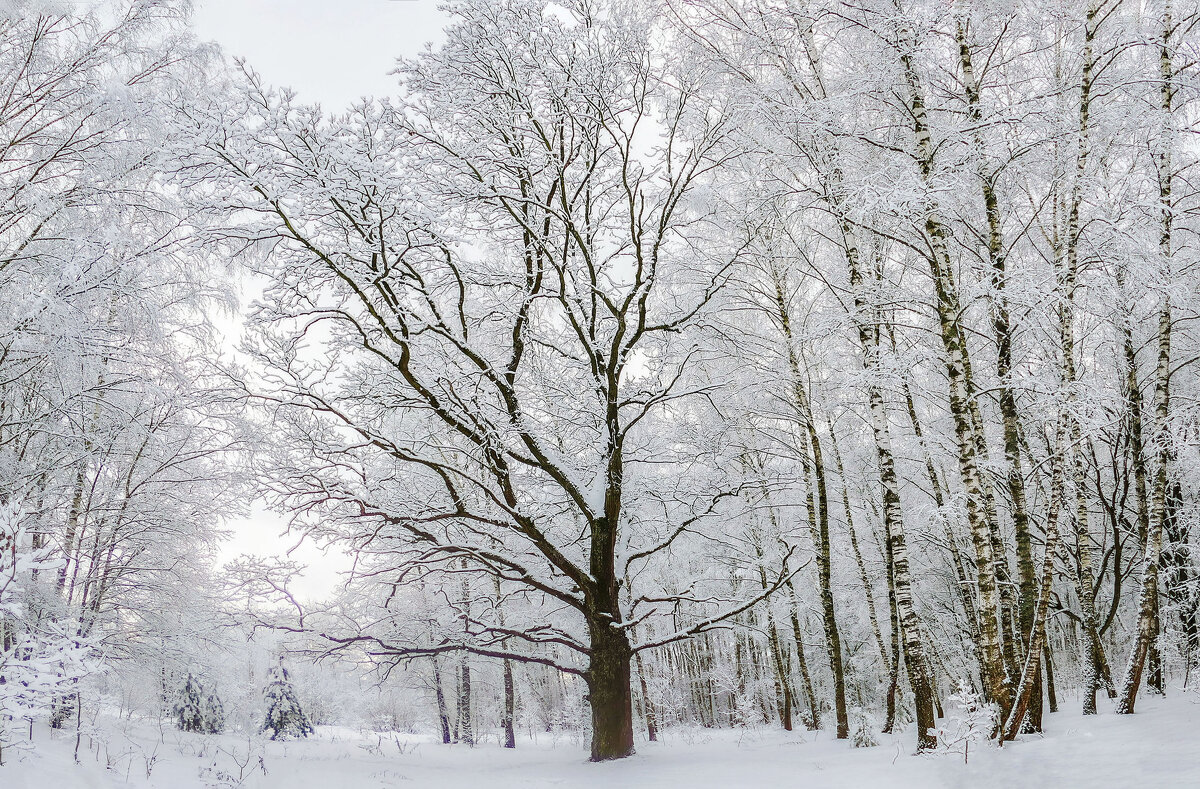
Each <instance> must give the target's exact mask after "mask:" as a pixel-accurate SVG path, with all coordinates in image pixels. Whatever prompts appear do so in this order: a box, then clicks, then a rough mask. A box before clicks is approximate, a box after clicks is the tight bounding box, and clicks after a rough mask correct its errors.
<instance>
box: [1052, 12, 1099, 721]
mask: <svg viewBox="0 0 1200 789" xmlns="http://www.w3.org/2000/svg"><path fill="white" fill-rule="evenodd" d="M1097 25H1098V20H1097V9H1096V6H1095V5H1094V4H1092V5H1089V7H1088V11H1087V18H1086V21H1085V23H1084V38H1083V65H1082V71H1081V74H1080V81H1079V122H1078V132H1077V134H1078V140H1077V145H1078V151H1077V154H1076V157H1075V176H1074V179H1073V181H1072V185H1071V192H1070V203H1069V205H1068V207H1067V227H1066V243H1065V246H1064V247H1063V248H1062V250H1061V251H1062V255H1061V260H1060V262H1059V265H1058V268H1059V272H1058V274H1059V283H1060V286H1061V290H1062V293H1061V296H1060V302H1059V308H1058V319H1059V335H1060V342H1061V345H1062V364H1063V368H1062V369H1063V385H1064V387H1065V389H1066V400H1067V406H1066V408H1067V412H1068V414H1069V417H1070V425H1069V434H1070V438H1071V444H1072V449H1071V451H1072V455H1073V457H1074V461H1073V463H1072V471H1073V474H1074V482H1075V496H1076V515H1075V549H1076V551H1077V552H1078V555H1079V564H1078V567H1077V573H1076V587H1077V591H1078V595H1079V604H1080V619H1081V622H1080V625H1081V629H1082V637H1081V644H1082V645H1081V652H1082V654H1081V655H1080V662H1081V665H1082V667H1083V714H1084V715H1094V714H1095V712H1096V689H1097V687H1098V686H1099V684H1100V674H1101V671H1100V637H1099V627H1098V624H1097V621H1096V605H1095V594H1096V589H1095V584H1094V581H1093V578H1092V546H1091V534H1090V532H1089V530H1088V523H1087V522H1088V510H1087V502H1086V499H1085V495H1084V488H1083V458H1082V450H1081V448H1080V436H1081V430H1080V426H1079V418H1078V415H1077V414H1075V413H1074V406H1075V404H1076V402H1077V400H1078V394H1077V388H1078V386H1077V384H1078V382H1077V376H1076V371H1075V333H1074V320H1075V306H1074V305H1075V288H1076V280H1077V276H1078V268H1079V240H1080V233H1081V224H1080V216H1079V214H1080V207H1081V205H1082V203H1083V180H1084V177H1085V175H1086V173H1087V163H1088V157H1089V153H1090V145H1089V142H1088V136H1089V130H1090V126H1089V116H1090V112H1091V92H1092V82H1093V79H1094V68H1095V54H1094V49H1093V42H1094V40H1095V37H1096V29H1097Z"/></svg>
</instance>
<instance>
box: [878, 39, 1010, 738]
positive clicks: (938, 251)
mask: <svg viewBox="0 0 1200 789" xmlns="http://www.w3.org/2000/svg"><path fill="white" fill-rule="evenodd" d="M900 33H901V41H900V50H899V57H900V65H901V67H902V70H903V74H904V79H905V83H906V86H907V89H908V99H909V109H910V111H911V115H912V129H913V141H914V144H915V149H916V153H917V161H918V164H919V166H920V171H921V176H922V179H923V180H924V182H925V184H926V186H927V187H928V188H929V189H930V192H931V194H933V193H934V189H935V188H936V184H935V183H934V182H933V171H934V161H933V156H934V154H933V141H932V139H931V138H930V130H929V120H928V117H927V114H926V110H925V95H924V89H923V88H922V86H921V80H920V77H919V76H918V74H917V69H916V65H915V64H914V62H913V55H912V50H913V42H912V38H913V31H912V28H911V26H909V25H908V24H902V26H901V29H900ZM924 230H925V234H926V236H927V238H928V241H929V247H930V253H929V255H928V263H929V267H930V275H931V277H932V279H933V285H934V291H935V294H936V307H937V312H938V319H939V323H940V328H941V338H942V345H943V347H944V349H945V354H946V378H947V380H948V383H949V406H950V414H951V416H952V417H953V420H954V435H955V439H956V443H957V445H958V465H959V474H960V476H961V478H962V484H963V488H964V490H965V491H966V497H967V522H968V524H969V525H970V528H971V541H972V543H973V544H974V547H975V567H976V575H977V583H978V590H979V644H980V649H981V654H980V656H979V659H980V660H979V662H980V674H981V675H982V677H983V681H984V688H985V691H986V693H987V696H988V698H989V699H990V700H992V701H994V702H996V703H997V704H999V705H1000V709H1001V713H1002V716H1003V715H1005V714H1007V711H1008V709H1009V707H1010V706H1011V699H1010V695H1009V687H1008V683H1007V681H1006V677H1005V670H1004V659H1003V656H1002V653H1001V641H1000V628H999V622H998V619H999V616H1000V613H1001V610H1000V599H999V593H998V589H997V583H996V582H997V578H996V564H997V561H998V560H999V559H1002V558H1003V557H997V556H996V551H995V543H994V541H993V532H994V531H995V529H994V528H993V524H992V523H990V522H989V521H991V520H993V518H992V517H991V516H992V515H993V514H994V495H993V494H992V493H991V486H990V484H989V483H988V481H987V479H986V478H985V477H984V476H983V474H982V473H981V472H980V469H979V448H980V446H981V444H982V437H981V436H979V435H978V431H977V429H976V428H977V425H976V420H975V419H974V415H973V414H972V411H971V407H970V404H969V402H968V400H969V398H970V392H969V391H968V389H969V386H968V381H967V364H968V360H967V346H966V337H965V334H964V333H963V330H962V327H961V326H960V325H959V319H960V316H961V313H962V310H961V309H960V305H959V298H958V289H957V286H956V285H955V282H954V277H953V272H952V271H951V268H950V255H949V251H948V249H947V243H946V229H945V227H944V225H943V223H942V218H941V215H940V213H939V210H938V208H937V205H936V203H933V202H931V203H930V204H929V206H928V207H927V208H926V210H925V218H924ZM904 562H905V564H906V565H907V557H904ZM901 618H902V619H903V616H902V617H901ZM901 624H902V626H903V627H904V629H905V630H906V631H907V629H908V628H907V626H905V625H904V623H903V621H902V623H901ZM905 637H906V638H907V637H908V635H907V633H906V634H905ZM908 662H909V664H910V666H911V664H912V663H913V662H915V661H908ZM909 670H910V671H912V669H911V668H910V669H909ZM930 725H932V722H931V724H930Z"/></svg>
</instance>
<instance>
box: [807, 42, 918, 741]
mask: <svg viewBox="0 0 1200 789" xmlns="http://www.w3.org/2000/svg"><path fill="white" fill-rule="evenodd" d="M804 49H805V54H806V56H807V58H808V61H809V65H810V66H811V68H812V71H813V74H814V75H815V77H816V83H817V84H816V87H817V90H818V92H819V95H820V96H824V95H825V87H824V82H823V78H822V75H821V65H820V54H819V50H818V48H817V46H816V42H815V41H814V39H813V32H812V26H811V25H809V26H808V27H807V29H806V31H805V46H804ZM828 142H829V145H828V150H825V151H822V152H820V153H819V154H818V155H819V156H825V157H829V156H836V149H837V141H836V139H832V140H829V141H828ZM830 151H833V152H834V153H833V154H830ZM821 176H822V188H823V190H824V193H825V200H826V203H827V204H828V206H829V208H830V210H831V212H832V213H833V215H834V216H835V217H836V218H837V221H838V226H839V230H840V231H841V238H842V251H843V253H844V254H845V256H846V266H847V268H848V269H849V273H850V288H851V291H852V293H853V298H854V315H853V319H854V324H855V328H856V330H857V333H858V339H859V345H860V346H861V348H862V353H863V364H864V367H865V368H866V370H867V373H868V376H869V379H870V381H871V383H869V384H868V386H867V395H868V400H869V402H870V410H871V428H872V432H873V434H874V439H875V454H876V459H877V461H878V466H879V483H880V488H881V491H882V494H883V495H882V498H883V528H884V532H885V537H886V540H887V545H888V554H889V559H890V561H889V570H888V574H889V580H890V582H891V583H890V587H891V590H892V591H893V592H894V594H895V607H894V609H893V611H894V613H895V616H896V620H897V626H896V627H894V628H893V630H892V633H893V638H897V639H899V640H900V641H901V642H902V643H903V648H904V665H905V667H906V668H907V671H908V679H909V683H910V685H911V686H912V690H913V702H914V706H915V708H916V714H917V749H918V750H924V749H926V748H932V747H934V746H935V745H936V743H935V741H934V739H933V737H932V736H931V735H930V734H929V731H930V729H932V728H933V725H934V722H935V718H934V710H933V691H932V686H931V683H930V680H929V675H928V673H927V671H926V661H925V655H924V648H923V646H922V644H921V636H920V632H921V629H920V626H919V625H920V622H919V619H918V617H917V612H916V607H915V605H914V604H913V594H912V577H911V573H910V570H909V564H908V545H907V542H906V540H905V535H904V514H903V510H902V508H901V506H900V491H899V480H898V479H897V476H896V467H895V460H894V457H893V453H892V440H891V429H890V426H889V425H888V416H887V408H886V405H885V403H884V399H883V392H882V390H881V389H880V385H879V383H878V378H879V352H880V343H879V329H878V324H877V322H876V321H874V320H873V318H874V315H873V314H872V313H874V312H876V309H875V307H874V306H873V305H871V304H869V303H867V301H866V297H865V283H864V281H863V273H862V261H861V260H860V254H859V247H858V241H857V236H856V232H857V230H856V227H855V225H854V223H853V222H851V220H850V218H849V216H848V214H847V213H846V211H845V210H844V209H843V201H842V195H841V190H842V184H841V178H842V175H841V170H840V168H839V166H838V165H837V163H836V161H833V162H832V163H831V164H830V166H829V167H827V168H826V171H825V172H823V173H821ZM898 658H899V655H898V654H897V660H895V661H894V662H893V670H894V671H895V670H896V669H897V668H898V667H899V663H900V661H899V659H898ZM893 684H894V683H893ZM889 698H891V699H893V700H894V698H895V696H894V688H893V689H892V690H891V691H889Z"/></svg>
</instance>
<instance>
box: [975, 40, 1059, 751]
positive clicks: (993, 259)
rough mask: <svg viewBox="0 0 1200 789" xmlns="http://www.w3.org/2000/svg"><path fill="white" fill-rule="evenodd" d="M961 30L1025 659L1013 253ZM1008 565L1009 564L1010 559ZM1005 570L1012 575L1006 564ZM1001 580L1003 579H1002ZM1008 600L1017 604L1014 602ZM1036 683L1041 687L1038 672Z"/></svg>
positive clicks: (1028, 603) (1028, 625) (1029, 571)
mask: <svg viewBox="0 0 1200 789" xmlns="http://www.w3.org/2000/svg"><path fill="white" fill-rule="evenodd" d="M956 34H957V39H958V48H959V59H960V61H961V65H962V71H963V87H964V92H965V93H966V98H967V112H968V116H969V117H970V119H971V123H972V124H973V125H974V126H975V135H974V142H975V149H976V157H977V160H978V170H979V184H980V191H981V193H982V198H983V205H984V212H985V214H986V216H987V223H988V244H987V249H988V261H989V263H990V265H991V270H992V278H991V281H992V300H991V301H992V332H993V334H994V335H995V338H996V375H997V377H998V378H999V380H1000V392H999V406H1000V416H1001V419H1002V421H1003V425H1004V460H1005V483H1006V485H1007V487H1008V495H1009V502H1010V506H1011V511H1012V521H1013V532H1014V535H1015V537H1016V545H1017V573H1018V576H1019V583H1020V587H1019V599H1020V603H1019V611H1018V633H1019V635H1018V637H1017V638H1015V639H1010V640H1011V641H1012V642H1013V645H1014V649H1012V650H1011V651H1010V655H1009V659H1010V660H1013V659H1015V660H1023V659H1024V657H1025V656H1024V654H1023V652H1022V651H1021V650H1022V649H1023V647H1024V644H1023V643H1022V639H1027V638H1029V637H1030V635H1031V634H1032V632H1033V619H1034V608H1035V607H1036V596H1037V581H1036V578H1035V570H1034V566H1033V548H1032V543H1031V540H1030V534H1029V514H1028V511H1027V508H1026V503H1025V482H1024V475H1023V470H1022V464H1021V445H1020V419H1019V417H1018V414H1017V402H1016V396H1015V388H1014V386H1013V381H1012V370H1013V347H1012V321H1011V317H1010V314H1009V309H1008V299H1007V296H1006V294H1005V290H1006V286H1007V283H1008V274H1007V271H1006V268H1007V255H1006V253H1005V249H1004V236H1003V229H1002V225H1001V215H1000V201H999V197H998V195H997V193H996V189H995V186H994V179H995V173H994V172H992V171H990V170H989V169H988V167H987V163H986V159H985V156H986V154H985V151H986V147H985V145H984V139H983V110H982V105H981V100H980V94H979V87H978V83H977V82H976V80H975V68H974V62H973V55H972V52H971V47H970V43H969V41H968V40H967V28H966V25H965V24H964V21H963V20H962V19H961V18H960V19H959V20H958V24H957V25H956ZM1005 564H1007V563H1006V562H1005ZM998 575H999V573H998ZM1004 575H1005V576H1007V570H1006V569H1005V571H1004ZM998 580H1000V579H999V578H998ZM1010 588H1011V587H1009V586H1007V585H1006V586H1004V587H1002V589H1010ZM1008 604H1009V605H1011V603H1008ZM1010 665H1012V664H1010ZM1034 682H1035V686H1036V685H1037V677H1036V676H1035V679H1034ZM1034 694H1035V698H1040V687H1035V690H1034ZM1039 727H1040V716H1038V720H1037V721H1036V722H1035V724H1034V726H1033V729H1034V731H1038V730H1040V728H1039Z"/></svg>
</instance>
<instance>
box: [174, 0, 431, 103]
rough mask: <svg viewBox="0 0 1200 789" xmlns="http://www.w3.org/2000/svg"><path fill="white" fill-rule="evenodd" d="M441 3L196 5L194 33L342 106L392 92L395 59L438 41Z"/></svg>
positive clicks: (310, 0)
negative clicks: (367, 97) (195, 31)
mask: <svg viewBox="0 0 1200 789" xmlns="http://www.w3.org/2000/svg"><path fill="white" fill-rule="evenodd" d="M440 1H441V0H196V3H195V9H196V13H195V23H196V30H197V33H198V34H199V36H200V37H201V38H202V39H211V40H213V41H216V42H217V43H218V44H220V45H221V47H222V48H223V49H224V50H225V51H226V52H228V53H229V54H231V55H235V56H238V57H244V58H246V60H247V61H249V63H250V64H251V65H252V66H253V67H254V69H255V70H256V71H258V72H259V73H260V74H262V75H263V77H264V78H265V79H266V80H267V81H268V82H271V83H273V84H275V85H283V86H287V87H290V88H293V89H295V90H296V92H297V94H298V95H299V97H300V98H301V99H303V100H305V101H317V102H320V103H321V104H322V105H323V106H324V107H325V108H326V109H329V110H335V109H340V108H342V107H344V106H346V105H347V104H349V103H351V102H353V101H354V100H355V99H358V98H360V97H362V96H371V95H376V96H377V95H380V94H382V93H388V92H390V91H391V90H392V87H393V86H394V85H395V77H392V76H390V75H389V74H388V72H389V71H391V70H392V68H393V66H394V64H395V61H396V58H397V57H400V56H405V55H413V54H415V53H417V52H419V51H421V49H423V48H424V46H425V44H426V43H427V42H429V41H437V40H438V39H439V38H440V36H441V30H442V26H443V25H444V24H445V23H446V19H447V18H446V15H445V14H444V13H442V11H440V10H439V9H438V4H439V3H440Z"/></svg>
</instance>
